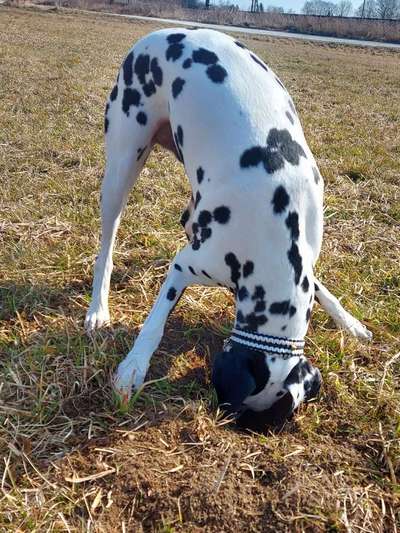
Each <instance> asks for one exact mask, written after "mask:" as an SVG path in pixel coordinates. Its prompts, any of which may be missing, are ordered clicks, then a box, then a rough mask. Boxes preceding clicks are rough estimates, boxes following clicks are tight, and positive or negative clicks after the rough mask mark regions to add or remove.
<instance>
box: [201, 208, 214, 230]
mask: <svg viewBox="0 0 400 533" xmlns="http://www.w3.org/2000/svg"><path fill="white" fill-rule="evenodd" d="M211 221H212V215H211V213H210V211H206V210H204V211H200V214H199V220H198V222H199V225H200V226H201V227H203V228H205V227H206V226H208V224H210V222H211Z"/></svg>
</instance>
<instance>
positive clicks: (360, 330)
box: [340, 315, 372, 341]
mask: <svg viewBox="0 0 400 533" xmlns="http://www.w3.org/2000/svg"><path fill="white" fill-rule="evenodd" d="M340 325H341V327H342V328H343V329H345V330H346V331H347V332H348V333H350V335H352V336H353V337H356V339H359V340H361V341H371V340H372V333H371V332H370V331H369V329H367V328H366V327H365V326H364V324H361V322H360V321H359V320H357V319H356V318H354V317H353V316H351V315H348V316H346V319H345V320H343V323H342V324H340Z"/></svg>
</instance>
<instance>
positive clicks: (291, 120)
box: [286, 111, 294, 124]
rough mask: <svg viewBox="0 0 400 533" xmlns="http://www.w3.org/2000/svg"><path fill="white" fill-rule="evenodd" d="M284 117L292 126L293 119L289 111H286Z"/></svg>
mask: <svg viewBox="0 0 400 533" xmlns="http://www.w3.org/2000/svg"><path fill="white" fill-rule="evenodd" d="M286 116H287V118H288V119H289V120H290V122H291V124H294V118H293V116H292V113H290V111H286Z"/></svg>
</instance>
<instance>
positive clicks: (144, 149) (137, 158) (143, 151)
mask: <svg viewBox="0 0 400 533" xmlns="http://www.w3.org/2000/svg"><path fill="white" fill-rule="evenodd" d="M146 149H147V146H145V147H144V148H138V150H137V154H138V155H137V157H136V161H139V160H140V159H141V157H142V155H143V154H144V153H145V151H146Z"/></svg>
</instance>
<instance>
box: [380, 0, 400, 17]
mask: <svg viewBox="0 0 400 533" xmlns="http://www.w3.org/2000/svg"><path fill="white" fill-rule="evenodd" d="M376 12H377V15H378V17H379V18H381V19H395V18H397V17H398V16H399V12H400V4H399V0H377V1H376Z"/></svg>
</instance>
